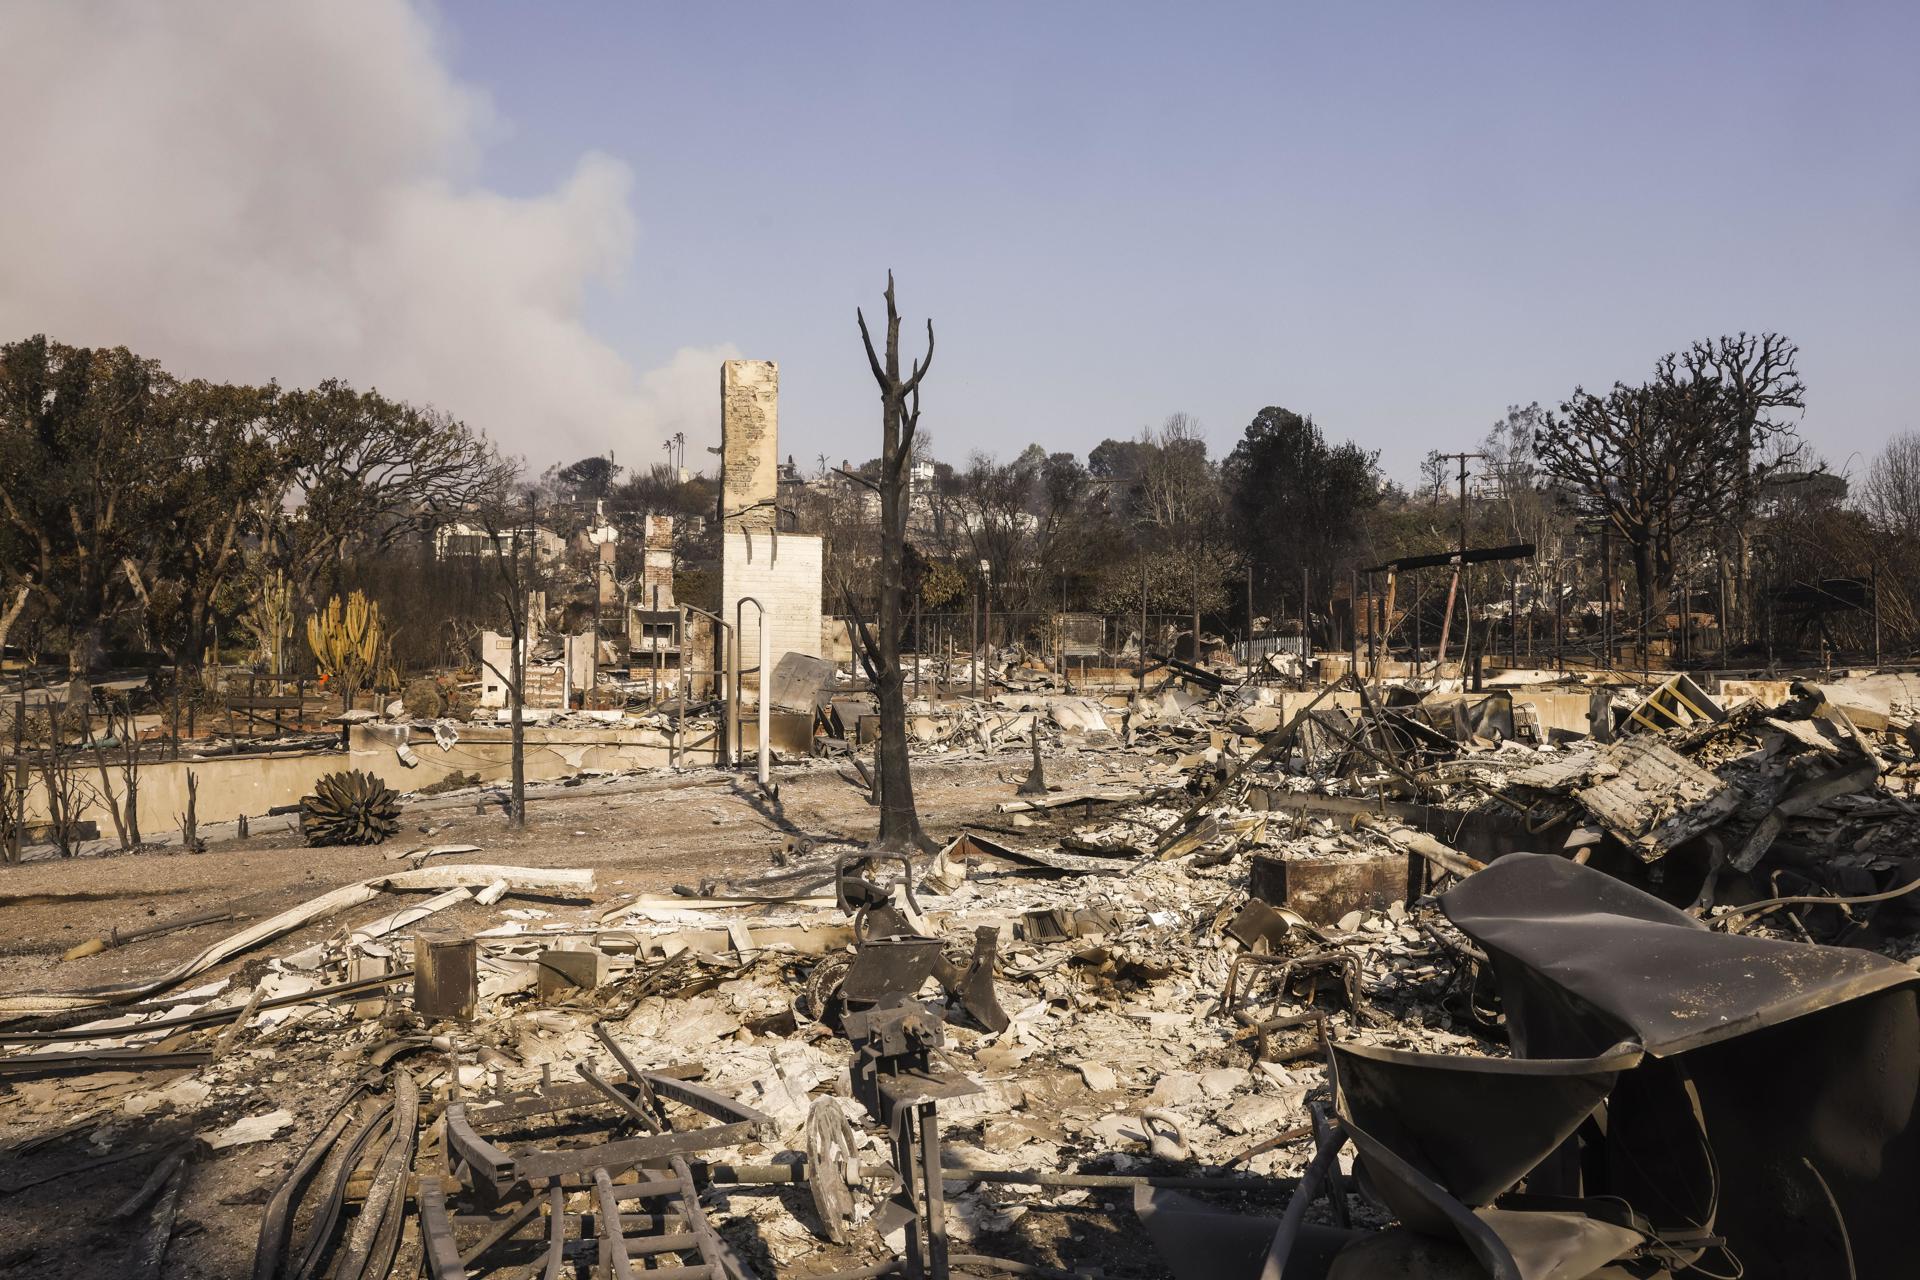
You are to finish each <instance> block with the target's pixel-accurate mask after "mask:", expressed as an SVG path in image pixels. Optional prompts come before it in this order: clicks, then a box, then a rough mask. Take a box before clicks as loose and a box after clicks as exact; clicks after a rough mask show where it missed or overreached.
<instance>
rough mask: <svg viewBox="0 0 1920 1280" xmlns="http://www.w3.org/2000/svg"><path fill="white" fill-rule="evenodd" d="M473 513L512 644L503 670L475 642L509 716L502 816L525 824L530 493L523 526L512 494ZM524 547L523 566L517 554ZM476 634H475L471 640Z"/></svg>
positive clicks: (533, 553) (533, 567)
mask: <svg viewBox="0 0 1920 1280" xmlns="http://www.w3.org/2000/svg"><path fill="white" fill-rule="evenodd" d="M477 515H478V518H479V522H480V526H481V528H483V529H484V530H485V531H486V534H487V538H488V541H489V543H490V545H491V548H492V555H491V558H492V560H493V563H494V567H495V568H496V569H497V570H498V571H499V581H498V590H497V592H496V593H495V595H496V604H497V606H498V608H499V610H500V612H502V613H504V614H505V616H506V620H507V637H508V639H509V640H510V641H511V644H512V647H511V649H510V650H509V652H508V661H507V670H505V671H502V670H501V669H500V668H499V667H498V666H496V665H495V664H494V662H493V660H492V659H491V658H490V657H488V656H487V652H486V648H485V646H484V645H482V646H481V647H480V662H481V665H482V666H484V667H485V668H486V669H487V670H489V671H491V672H493V674H494V675H495V676H497V677H499V679H500V683H501V684H503V685H504V686H506V692H507V711H508V713H509V714H510V715H511V716H512V723H511V726H510V730H509V732H510V735H511V742H512V746H511V764H510V766H509V768H510V775H509V783H508V794H507V821H508V823H509V825H512V826H515V827H524V826H526V825H527V717H526V706H527V700H526V693H527V650H528V648H529V647H530V646H531V645H532V644H533V619H532V616H531V614H532V594H531V593H532V591H533V590H534V586H533V582H534V577H535V573H536V571H537V569H538V567H539V554H538V550H537V547H536V542H535V539H536V536H537V535H536V533H535V524H534V520H535V510H534V499H533V494H532V493H531V492H529V493H528V494H527V495H526V521H525V523H524V525H523V524H521V523H520V521H519V520H518V518H517V514H516V512H515V510H514V506H513V502H512V499H511V497H510V496H508V495H504V494H503V495H500V496H499V497H497V498H496V499H494V500H493V501H492V502H490V503H488V504H486V505H484V506H482V507H481V508H480V509H479V511H478V513H477ZM523 552H524V553H525V555H526V563H525V564H524V565H523V564H522V563H521V559H520V557H521V555H522V553H523ZM478 639H479V637H478V635H476V636H475V641H476V642H477V641H478Z"/></svg>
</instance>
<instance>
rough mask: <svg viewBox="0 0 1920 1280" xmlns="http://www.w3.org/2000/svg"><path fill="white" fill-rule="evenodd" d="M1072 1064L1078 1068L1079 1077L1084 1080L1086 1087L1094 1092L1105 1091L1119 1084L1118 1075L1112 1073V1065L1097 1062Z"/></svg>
mask: <svg viewBox="0 0 1920 1280" xmlns="http://www.w3.org/2000/svg"><path fill="white" fill-rule="evenodd" d="M1073 1065H1074V1066H1075V1067H1076V1068H1078V1069H1079V1072H1080V1078H1081V1079H1082V1080H1084V1081H1086V1084H1087V1088H1089V1089H1091V1090H1093V1091H1094V1092H1095V1093H1105V1092H1106V1091H1107V1090H1109V1089H1116V1088H1118V1087H1119V1085H1120V1077H1119V1076H1118V1075H1116V1074H1115V1073H1114V1070H1113V1068H1112V1067H1109V1066H1104V1065H1102V1064H1101V1063H1098V1062H1076V1063H1074V1064H1073Z"/></svg>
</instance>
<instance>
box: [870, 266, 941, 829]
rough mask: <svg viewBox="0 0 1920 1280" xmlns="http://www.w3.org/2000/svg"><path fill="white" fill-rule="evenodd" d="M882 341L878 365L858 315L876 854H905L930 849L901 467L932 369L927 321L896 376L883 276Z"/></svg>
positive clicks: (894, 331)
mask: <svg viewBox="0 0 1920 1280" xmlns="http://www.w3.org/2000/svg"><path fill="white" fill-rule="evenodd" d="M886 299H887V337H886V355H885V357H884V359H883V358H882V357H881V356H880V355H879V354H878V353H876V352H875V351H874V349H873V337H872V335H871V334H869V333H868V332H867V318H866V316H865V315H864V314H862V313H861V312H860V310H859V309H858V308H855V310H854V316H855V318H856V319H857V320H858V321H859V323H860V341H861V342H862V343H863V344H865V346H866V349H867V364H868V366H869V367H870V368H871V369H872V370H873V377H874V381H875V382H877V383H878V384H879V386H880V414H881V432H882V435H881V451H880V478H879V481H878V483H877V484H874V485H873V486H872V487H874V488H876V489H878V490H879V493H880V566H879V569H880V618H879V621H880V634H879V639H878V640H877V642H875V644H874V646H873V648H874V650H875V652H873V653H872V654H871V655H870V661H871V666H872V668H873V670H874V673H875V679H874V694H875V698H876V700H877V701H878V702H879V704H880V746H879V759H878V761H877V763H878V765H879V770H880V834H879V837H878V838H877V840H876V841H875V847H877V848H884V849H891V850H900V851H910V850H913V849H916V848H921V849H928V850H931V848H932V842H931V841H929V840H928V839H927V837H926V835H925V833H923V832H922V831H921V830H920V815H919V812H918V811H917V810H916V809H915V808H914V803H913V777H912V775H911V774H910V773H909V772H908V760H907V695H906V680H905V676H904V674H903V672H902V670H901V667H900V649H901V644H902V640H903V633H904V631H905V620H906V607H905V583H906V549H907V463H908V459H909V458H911V457H912V455H913V435H914V431H915V429H916V428H917V427H918V426H919V423H920V380H921V379H922V378H924V377H926V374H927V367H928V366H929V365H931V364H932V363H933V321H931V320H929V321H927V353H926V355H925V356H923V357H922V358H921V359H920V360H918V361H917V362H915V363H914V365H913V367H912V369H911V371H910V372H909V374H908V376H907V377H906V378H905V379H904V380H903V379H902V378H901V376H900V312H899V309H898V308H897V307H896V306H895V304H894V299H893V273H892V272H891V271H889V272H888V273H887V292H886Z"/></svg>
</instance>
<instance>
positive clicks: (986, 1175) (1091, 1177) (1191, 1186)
mask: <svg viewBox="0 0 1920 1280" xmlns="http://www.w3.org/2000/svg"><path fill="white" fill-rule="evenodd" d="M705 1172H706V1174H707V1177H708V1178H709V1179H711V1180H712V1181H714V1182H717V1183H722V1184H730V1185H736V1186H762V1185H767V1184H781V1183H802V1182H805V1181H806V1180H807V1164H806V1161H804V1160H799V1161H795V1162H794V1163H792V1164H738V1165H736V1164H709V1165H707V1166H705ZM871 1176H873V1177H875V1178H882V1177H887V1176H889V1175H887V1174H884V1173H882V1172H880V1171H879V1170H875V1171H874V1173H873V1174H872V1175H871ZM940 1178H941V1181H943V1182H994V1183H1004V1184H1008V1185H1011V1186H1019V1187H1088V1188H1095V1189H1106V1190H1117V1191H1127V1190H1131V1189H1132V1188H1134V1187H1157V1188H1160V1189H1162V1190H1167V1191H1292V1190H1293V1189H1294V1187H1295V1186H1297V1185H1298V1183H1299V1179H1297V1178H1263V1177H1258V1176H1256V1175H1253V1174H1246V1175H1242V1176H1238V1177H1235V1176H1219V1177H1179V1176H1176V1175H1170V1174H1169V1175H1162V1174H1127V1173H1042V1172H1040V1171H1038V1170H1034V1169H968V1168H965V1167H962V1166H956V1165H945V1166H943V1167H942V1168H941V1170H940Z"/></svg>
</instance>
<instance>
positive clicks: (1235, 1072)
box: [1200, 1067, 1253, 1098]
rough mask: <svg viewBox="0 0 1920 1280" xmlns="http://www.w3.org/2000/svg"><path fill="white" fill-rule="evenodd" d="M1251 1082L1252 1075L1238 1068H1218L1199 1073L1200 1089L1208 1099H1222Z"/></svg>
mask: <svg viewBox="0 0 1920 1280" xmlns="http://www.w3.org/2000/svg"><path fill="white" fill-rule="evenodd" d="M1252 1082H1253V1074H1252V1073H1251V1072H1249V1071H1246V1070H1244V1069H1243V1068H1240V1067H1218V1068H1215V1069H1214V1070H1212V1071H1203V1072H1201V1073H1200V1088H1201V1090H1202V1091H1203V1092H1204V1093H1205V1094H1206V1095H1207V1096H1208V1097H1209V1098H1224V1097H1226V1096H1227V1095H1228V1094H1230V1093H1232V1092H1233V1091H1234V1090H1235V1089H1244V1088H1246V1087H1247V1086H1248V1085H1249V1084H1251V1083H1252Z"/></svg>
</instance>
